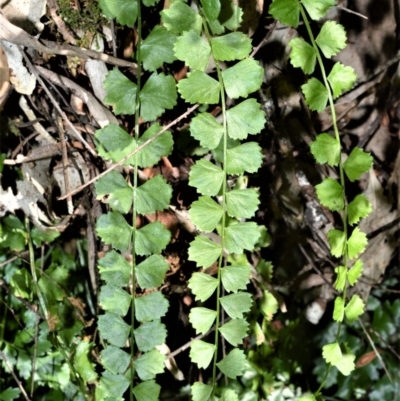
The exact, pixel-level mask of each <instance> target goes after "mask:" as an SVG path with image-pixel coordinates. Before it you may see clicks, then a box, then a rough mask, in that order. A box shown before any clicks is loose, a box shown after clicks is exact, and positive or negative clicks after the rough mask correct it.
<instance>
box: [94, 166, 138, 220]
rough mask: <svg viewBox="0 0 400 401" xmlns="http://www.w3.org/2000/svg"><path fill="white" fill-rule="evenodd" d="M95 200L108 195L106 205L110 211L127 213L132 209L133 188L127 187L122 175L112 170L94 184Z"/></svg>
mask: <svg viewBox="0 0 400 401" xmlns="http://www.w3.org/2000/svg"><path fill="white" fill-rule="evenodd" d="M95 188H96V199H102V198H103V197H104V196H106V195H108V199H107V203H108V204H109V205H110V207H111V209H112V210H115V211H117V212H120V213H128V212H129V210H130V208H131V207H132V196H133V188H132V187H130V186H129V185H128V183H127V182H126V181H125V179H124V177H123V176H122V174H120V173H118V172H117V171H115V170H113V171H110V172H109V173H108V174H106V175H105V176H103V177H101V178H100V179H99V180H98V181H97V182H96V183H95Z"/></svg>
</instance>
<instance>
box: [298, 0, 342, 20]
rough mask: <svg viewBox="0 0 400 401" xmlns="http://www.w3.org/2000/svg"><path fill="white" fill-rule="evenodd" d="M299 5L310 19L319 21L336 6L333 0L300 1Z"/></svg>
mask: <svg viewBox="0 0 400 401" xmlns="http://www.w3.org/2000/svg"><path fill="white" fill-rule="evenodd" d="M301 4H302V5H303V6H304V8H305V9H306V10H307V12H308V14H309V15H310V17H311V19H313V20H319V19H321V18H323V17H324V16H325V15H326V13H327V12H328V10H329V9H330V8H331V7H333V6H335V5H336V2H335V0H318V1H315V0H302V1H301Z"/></svg>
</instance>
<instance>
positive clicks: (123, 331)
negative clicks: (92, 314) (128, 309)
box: [98, 312, 131, 348]
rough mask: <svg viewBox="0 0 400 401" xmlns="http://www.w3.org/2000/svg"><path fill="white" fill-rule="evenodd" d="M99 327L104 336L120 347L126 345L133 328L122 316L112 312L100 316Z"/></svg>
mask: <svg viewBox="0 0 400 401" xmlns="http://www.w3.org/2000/svg"><path fill="white" fill-rule="evenodd" d="M98 327H99V331H100V335H101V336H102V338H103V339H105V340H107V341H108V342H109V343H110V344H111V345H115V346H116V347H119V348H122V347H124V346H125V344H126V341H127V340H128V336H129V333H130V330H131V327H130V326H129V325H128V324H126V323H125V322H124V321H123V320H122V318H121V317H120V316H118V315H116V314H114V313H110V312H106V313H105V314H104V315H100V316H99V319H98Z"/></svg>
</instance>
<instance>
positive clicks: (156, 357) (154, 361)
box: [133, 349, 165, 380]
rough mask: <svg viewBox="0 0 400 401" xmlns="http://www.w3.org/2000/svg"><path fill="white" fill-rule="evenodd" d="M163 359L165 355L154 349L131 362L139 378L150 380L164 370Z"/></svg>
mask: <svg viewBox="0 0 400 401" xmlns="http://www.w3.org/2000/svg"><path fill="white" fill-rule="evenodd" d="M164 359H165V356H164V355H162V354H161V353H160V352H159V351H158V350H156V349H154V350H153V351H150V352H146V353H145V354H143V355H142V356H140V357H139V358H137V359H136V360H135V361H134V362H133V364H134V365H135V368H136V372H137V374H138V376H139V378H140V379H141V380H151V379H154V377H155V376H156V375H158V374H159V373H162V372H163V371H164Z"/></svg>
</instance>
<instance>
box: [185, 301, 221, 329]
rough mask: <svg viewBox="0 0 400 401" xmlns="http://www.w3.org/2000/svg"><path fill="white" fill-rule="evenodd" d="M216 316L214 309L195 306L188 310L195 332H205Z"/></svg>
mask: <svg viewBox="0 0 400 401" xmlns="http://www.w3.org/2000/svg"><path fill="white" fill-rule="evenodd" d="M216 317H217V312H216V311H215V310H212V309H207V308H202V307H196V308H192V310H191V311H190V314H189V321H190V323H191V324H192V326H193V328H194V329H195V330H196V334H199V333H201V334H205V333H207V332H208V330H210V328H211V326H212V325H213V323H214V321H215V318H216Z"/></svg>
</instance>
